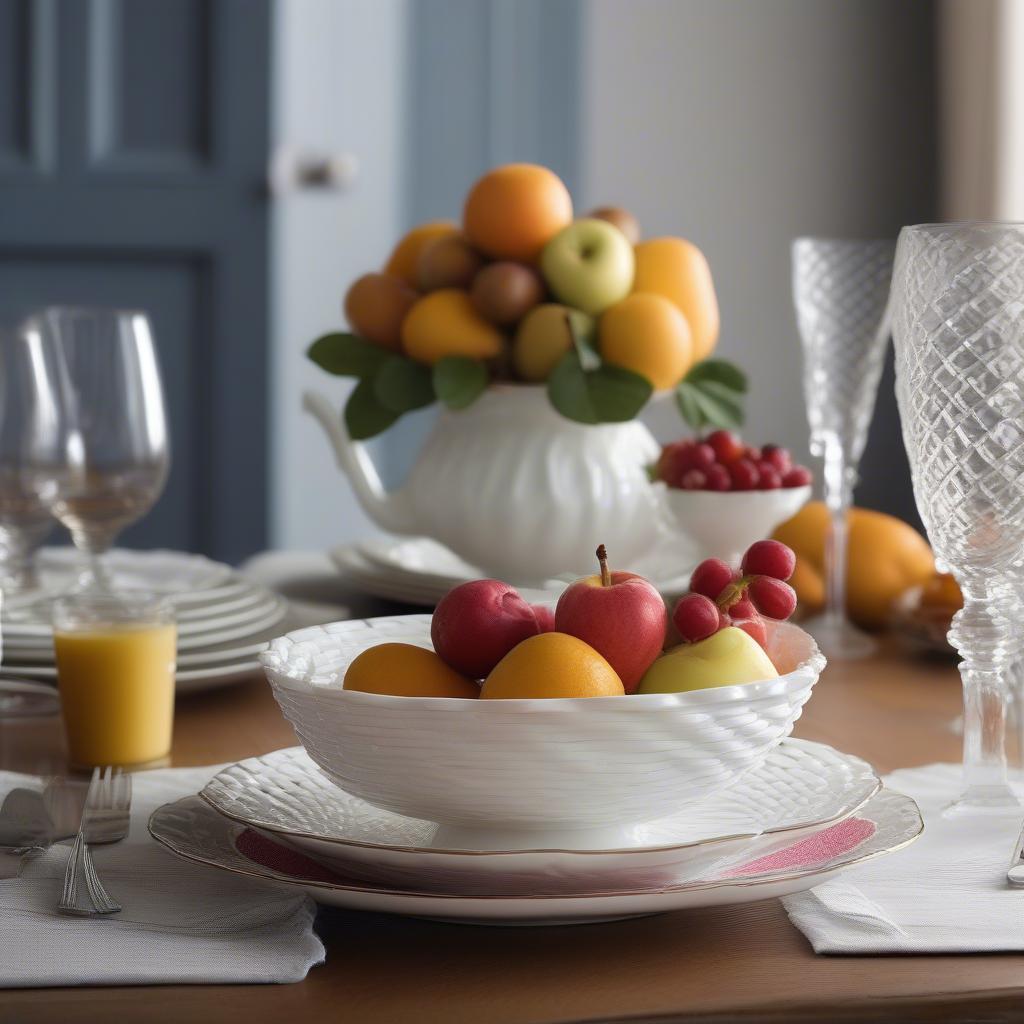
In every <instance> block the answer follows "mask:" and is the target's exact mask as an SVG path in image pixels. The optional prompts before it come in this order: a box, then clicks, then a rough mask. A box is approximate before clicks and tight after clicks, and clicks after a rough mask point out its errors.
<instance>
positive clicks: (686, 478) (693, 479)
mask: <svg viewBox="0 0 1024 1024" xmlns="http://www.w3.org/2000/svg"><path fill="white" fill-rule="evenodd" d="M680 483H681V484H682V488H683V490H684V491H703V490H704V488H705V487H707V484H708V478H707V477H706V476H705V475H704V471H703V470H702V469H688V470H687V471H686V472H685V473H684V474H683V479H682V480H681V481H680Z"/></svg>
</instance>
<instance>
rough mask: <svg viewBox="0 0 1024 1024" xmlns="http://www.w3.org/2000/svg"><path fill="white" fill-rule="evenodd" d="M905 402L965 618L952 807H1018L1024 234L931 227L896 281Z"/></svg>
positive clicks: (903, 244)
mask: <svg viewBox="0 0 1024 1024" xmlns="http://www.w3.org/2000/svg"><path fill="white" fill-rule="evenodd" d="M893 290H894V295H893V333H894V340H895V346H896V396H897V401H898V403H899V409H900V417H901V420H902V424H903V438H904V444H905V445H906V449H907V455H908V458H909V461H910V469H911V474H912V477H913V481H914V495H915V498H916V500H917V507H918V511H919V512H920V514H921V519H922V521H923V522H924V524H925V528H926V530H927V532H928V539H929V540H930V541H931V544H932V547H933V548H934V550H935V554H936V558H937V559H938V560H940V561H941V562H942V563H944V564H945V565H947V566H948V567H949V568H950V570H951V571H952V572H953V574H954V575H955V576H956V578H957V582H958V583H959V584H960V588H961V590H962V591H963V595H964V606H963V609H962V610H961V611H960V612H958V613H957V615H956V616H955V617H954V620H953V625H952V628H951V629H950V632H949V639H950V642H951V643H952V644H953V645H954V646H955V647H956V648H957V650H958V651H959V653H960V655H961V658H962V661H961V666H960V672H961V677H962V679H963V684H964V708H965V712H964V776H965V780H964V781H965V791H964V794H963V796H962V797H961V799H960V801H959V802H958V803H957V804H956V805H954V810H958V811H959V810H979V809H996V810H998V809H1000V808H1006V807H1016V806H1017V800H1016V798H1015V797H1014V795H1013V793H1012V791H1011V790H1010V788H1009V786H1008V785H1007V782H1006V754H1005V729H1006V713H1007V707H1008V704H1009V697H1010V691H1011V679H1012V677H1013V672H1014V669H1015V666H1016V665H1017V664H1018V663H1019V661H1020V659H1021V654H1022V652H1024V642H1022V641H1021V640H1020V639H1019V634H1020V622H1019V614H1018V610H1019V608H1020V604H1019V600H1018V598H1017V594H1018V592H1019V589H1020V566H1021V560H1022V557H1024V301H1022V296H1024V226H1022V225H1014V224H995V223H981V222H971V223H960V224H923V225H916V226H914V227H906V228H904V229H903V231H902V232H901V233H900V239H899V246H898V250H897V256H896V268H895V272H894V277H893Z"/></svg>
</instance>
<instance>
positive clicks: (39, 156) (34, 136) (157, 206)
mask: <svg viewBox="0 0 1024 1024" xmlns="http://www.w3.org/2000/svg"><path fill="white" fill-rule="evenodd" d="M269 21H270V19H269V0H174V2H167V0H65V2H62V3H58V4H54V3H53V0H0V87H2V88H0V321H7V322H15V321H16V320H17V318H19V317H21V316H23V315H24V313H25V312H26V311H28V310H30V309H32V308H34V307H37V306H40V305H45V304H49V303H64V302H76V303H83V304H90V303H92V304H98V305H108V304H109V305H119V306H132V307H138V308H142V309H146V310H148V311H149V312H150V313H151V314H152V316H153V321H154V333H155V335H156V339H157V345H158V348H159V357H160V363H161V368H162V371H163V376H164V386H165V391H166V394H167V401H168V410H169V414H170V418H171V437H172V441H173V443H174V450H173V452H172V470H171V477H170V480H169V483H168V487H167V490H166V491H165V493H164V496H163V497H162V498H161V500H160V502H159V504H158V506H157V507H156V508H155V509H154V510H153V512H151V513H150V514H149V515H148V516H147V517H146V518H145V519H144V520H143V521H142V522H140V523H139V524H137V525H136V526H135V527H133V528H132V529H131V530H129V531H127V532H126V533H125V535H124V540H125V541H126V542H130V543H133V544H137V545H139V546H165V547H177V548H184V549H186V550H195V551H201V552H204V553H206V554H210V555H212V556H214V557H218V558H223V559H226V560H228V561H237V560H239V559H241V558H243V557H245V556H246V555H248V554H250V553H251V552H253V551H256V550H259V549H260V548H261V547H263V546H265V544H266V524H267V494H266V486H267V473H266V465H265V463H266V449H267V426H266V423H267V394H266V390H267V371H266V362H267V329H268V324H267V321H268V311H267V305H268V286H267V278H268V268H267V259H268V253H267V247H268V220H269V217H268V196H267V194H266V189H265V187H264V180H265V173H266V166H267V152H268V144H269V107H270V103H269V75H270V69H269V52H270V45H269V44H270V39H269V36H270V29H269ZM12 40H13V41H12ZM9 97H10V99H9Z"/></svg>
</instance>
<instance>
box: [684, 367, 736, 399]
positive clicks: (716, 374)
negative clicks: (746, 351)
mask: <svg viewBox="0 0 1024 1024" xmlns="http://www.w3.org/2000/svg"><path fill="white" fill-rule="evenodd" d="M684 380H685V381H686V383H688V384H705V383H715V384H721V385H722V386H723V387H726V388H729V389H730V390H732V391H739V392H740V393H741V394H742V393H745V392H746V390H747V375H746V374H745V373H744V372H743V371H742V370H741V369H740V368H739V367H738V366H737V365H736V364H735V363H730V362H728V361H727V360H725V359H704V360H702V361H701V362H699V363H695V364H694V365H693V366H692V367H690V372H689V373H688V374H687V375H686V377H685V378H684Z"/></svg>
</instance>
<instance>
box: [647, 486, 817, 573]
mask: <svg viewBox="0 0 1024 1024" xmlns="http://www.w3.org/2000/svg"><path fill="white" fill-rule="evenodd" d="M654 486H655V488H658V489H660V491H661V493H662V496H663V500H664V502H665V507H666V508H667V510H668V514H667V516H666V517H665V520H666V525H667V527H668V529H669V530H673V531H676V532H678V533H680V534H682V535H683V537H684V538H685V539H686V541H687V542H688V546H691V547H693V546H695V547H696V548H697V549H698V550H699V552H700V557H701V558H721V559H723V560H725V561H726V562H729V563H730V564H734V563H736V562H738V561H739V560H740V558H742V557H743V552H744V551H746V550H747V548H749V547H750V545H751V544H753V543H754V541H756V540H764V538H765V537H770V536H771V535H772V531H773V530H774V529H775V527H776V526H778V525H779V524H780V523H784V522H785V521H786V520H787V519H789V518H791V517H792V516H795V515H796V514H797V512H799V511H800V509H801V508H803V507H804V505H805V504H807V500H808V499H809V498H810V496H811V485H810V484H807V485H805V486H803V487H779V488H776V489H775V490H772V491H684V490H682V489H680V488H678V487H669V486H667V485H666V484H665V483H663V482H662V481H658V482H656V483H655V485H654Z"/></svg>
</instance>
